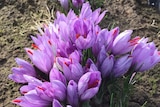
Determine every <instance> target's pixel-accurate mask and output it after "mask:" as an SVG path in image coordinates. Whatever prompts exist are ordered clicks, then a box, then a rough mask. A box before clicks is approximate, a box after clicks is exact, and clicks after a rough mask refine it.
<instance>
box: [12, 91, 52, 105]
mask: <svg viewBox="0 0 160 107" xmlns="http://www.w3.org/2000/svg"><path fill="white" fill-rule="evenodd" d="M12 103H14V104H17V105H19V106H21V107H48V106H51V102H50V101H47V100H45V99H42V98H41V97H39V95H38V94H37V92H36V90H31V91H29V92H28V93H26V94H25V95H24V96H21V97H19V98H16V99H14V100H13V101H12Z"/></svg>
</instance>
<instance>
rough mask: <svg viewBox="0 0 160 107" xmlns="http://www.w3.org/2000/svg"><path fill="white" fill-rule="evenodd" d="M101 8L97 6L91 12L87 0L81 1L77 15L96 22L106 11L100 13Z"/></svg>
mask: <svg viewBox="0 0 160 107" xmlns="http://www.w3.org/2000/svg"><path fill="white" fill-rule="evenodd" d="M100 11H101V9H100V8H98V9H96V10H95V11H93V12H92V9H91V6H90V4H89V2H86V3H83V5H82V9H81V12H80V15H79V17H80V18H81V19H85V20H90V21H92V22H93V23H94V24H98V23H99V22H100V21H101V20H102V19H103V17H104V15H105V13H106V11H103V13H101V14H100Z"/></svg>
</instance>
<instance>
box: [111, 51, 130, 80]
mask: <svg viewBox="0 0 160 107" xmlns="http://www.w3.org/2000/svg"><path fill="white" fill-rule="evenodd" d="M132 60H133V57H132V56H131V55H129V54H127V55H125V56H121V57H120V58H118V59H117V60H116V61H115V63H114V66H113V71H112V75H113V76H114V77H120V76H123V75H124V74H125V73H126V72H127V71H128V70H129V68H130V67H131V64H132Z"/></svg>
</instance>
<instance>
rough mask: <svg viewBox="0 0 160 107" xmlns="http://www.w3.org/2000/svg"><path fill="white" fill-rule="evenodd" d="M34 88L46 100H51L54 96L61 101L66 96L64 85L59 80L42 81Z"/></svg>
mask: <svg viewBox="0 0 160 107" xmlns="http://www.w3.org/2000/svg"><path fill="white" fill-rule="evenodd" d="M35 90H36V91H37V93H38V95H39V96H40V97H41V98H43V99H46V100H48V101H52V100H53V99H54V98H55V99H57V100H60V101H63V100H64V99H65V98H66V86H65V85H64V84H63V83H62V82H61V81H59V80H52V81H51V82H44V83H43V84H42V85H41V86H38V87H36V89H35Z"/></svg>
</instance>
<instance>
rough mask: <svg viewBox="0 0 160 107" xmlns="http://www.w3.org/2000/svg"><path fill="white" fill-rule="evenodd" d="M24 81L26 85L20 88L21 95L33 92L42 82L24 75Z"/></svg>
mask: <svg viewBox="0 0 160 107" xmlns="http://www.w3.org/2000/svg"><path fill="white" fill-rule="evenodd" d="M24 78H25V80H26V81H27V83H28V85H24V86H22V87H21V88H20V92H21V94H26V93H28V92H29V91H31V90H34V89H35V88H36V87H38V86H41V85H42V84H43V82H42V81H41V80H39V79H37V78H35V77H32V76H28V75H24Z"/></svg>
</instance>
